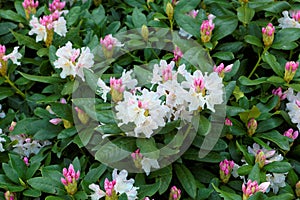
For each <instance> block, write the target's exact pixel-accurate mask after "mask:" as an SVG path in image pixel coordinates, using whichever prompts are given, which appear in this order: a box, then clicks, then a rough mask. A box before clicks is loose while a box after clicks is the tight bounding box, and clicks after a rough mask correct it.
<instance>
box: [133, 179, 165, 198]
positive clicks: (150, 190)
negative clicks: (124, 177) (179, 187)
mask: <svg viewBox="0 0 300 200" xmlns="http://www.w3.org/2000/svg"><path fill="white" fill-rule="evenodd" d="M159 186H160V182H156V183H153V184H150V185H139V190H138V197H139V199H144V198H145V197H146V196H153V195H154V194H155V193H156V192H157V191H158V190H159Z"/></svg>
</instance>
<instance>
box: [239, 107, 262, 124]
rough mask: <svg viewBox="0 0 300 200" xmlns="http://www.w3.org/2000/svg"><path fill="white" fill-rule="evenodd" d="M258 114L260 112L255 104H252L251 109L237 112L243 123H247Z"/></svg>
mask: <svg viewBox="0 0 300 200" xmlns="http://www.w3.org/2000/svg"><path fill="white" fill-rule="evenodd" d="M260 114H261V112H260V110H259V109H258V108H257V107H256V106H253V107H252V108H251V110H247V111H245V112H242V113H240V114H239V116H240V118H241V120H242V121H243V122H244V123H245V124H247V123H248V121H249V120H250V119H252V118H254V119H256V118H258V117H259V116H260Z"/></svg>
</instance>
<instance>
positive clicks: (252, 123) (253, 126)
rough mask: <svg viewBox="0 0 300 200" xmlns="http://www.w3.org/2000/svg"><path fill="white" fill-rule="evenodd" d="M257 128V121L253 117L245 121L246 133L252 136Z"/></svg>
mask: <svg viewBox="0 0 300 200" xmlns="http://www.w3.org/2000/svg"><path fill="white" fill-rule="evenodd" d="M256 129H257V121H256V120H255V119H254V118H251V119H250V120H249V121H248V123H247V130H248V135H249V136H252V135H253V134H254V133H255V131H256Z"/></svg>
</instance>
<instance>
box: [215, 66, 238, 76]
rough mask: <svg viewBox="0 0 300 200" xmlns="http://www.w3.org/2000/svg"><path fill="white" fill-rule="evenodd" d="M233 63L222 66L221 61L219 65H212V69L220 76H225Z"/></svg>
mask: <svg viewBox="0 0 300 200" xmlns="http://www.w3.org/2000/svg"><path fill="white" fill-rule="evenodd" d="M232 66H233V64H230V65H227V66H226V67H225V66H224V64H223V63H221V64H220V65H219V66H216V65H215V66H214V68H213V71H214V72H217V73H218V74H219V76H220V77H221V78H223V77H224V76H225V73H227V72H230V71H231V70H232Z"/></svg>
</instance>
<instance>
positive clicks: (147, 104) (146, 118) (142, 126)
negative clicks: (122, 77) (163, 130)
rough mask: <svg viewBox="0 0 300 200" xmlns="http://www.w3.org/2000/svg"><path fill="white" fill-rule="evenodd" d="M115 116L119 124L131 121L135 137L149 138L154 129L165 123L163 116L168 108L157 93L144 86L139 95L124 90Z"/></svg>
mask: <svg viewBox="0 0 300 200" xmlns="http://www.w3.org/2000/svg"><path fill="white" fill-rule="evenodd" d="M115 108H116V111H117V113H116V117H117V119H118V120H120V123H119V126H122V125H123V124H128V123H133V124H134V125H135V128H134V135H133V136H135V137H143V136H145V137H147V138H149V137H150V136H151V135H152V134H153V132H154V130H156V129H157V128H158V127H163V126H164V125H165V117H166V115H167V113H168V111H169V108H168V107H167V106H165V105H163V104H162V101H161V100H160V99H159V96H158V95H157V93H155V92H153V91H149V90H147V89H146V88H145V89H143V90H142V91H141V95H138V94H132V93H130V92H127V91H125V92H124V99H123V101H120V102H118V104H117V105H116V107H115Z"/></svg>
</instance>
